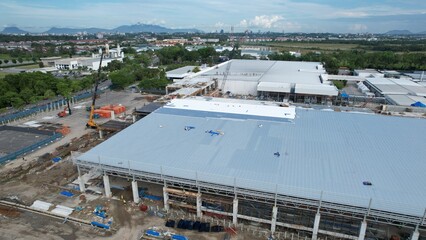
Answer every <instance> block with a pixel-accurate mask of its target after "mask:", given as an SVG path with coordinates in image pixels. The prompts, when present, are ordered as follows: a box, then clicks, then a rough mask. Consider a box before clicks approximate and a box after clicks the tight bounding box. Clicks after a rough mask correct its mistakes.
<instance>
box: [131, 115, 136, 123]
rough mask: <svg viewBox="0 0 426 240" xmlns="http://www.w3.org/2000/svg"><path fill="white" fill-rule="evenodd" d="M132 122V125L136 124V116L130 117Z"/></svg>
mask: <svg viewBox="0 0 426 240" xmlns="http://www.w3.org/2000/svg"><path fill="white" fill-rule="evenodd" d="M132 120H133V123H135V122H136V116H135V115H133V116H132Z"/></svg>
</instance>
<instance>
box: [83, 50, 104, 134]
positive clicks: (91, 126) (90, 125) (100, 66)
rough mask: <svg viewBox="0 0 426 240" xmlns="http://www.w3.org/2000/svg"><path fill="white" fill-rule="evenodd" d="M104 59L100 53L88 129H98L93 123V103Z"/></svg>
mask: <svg viewBox="0 0 426 240" xmlns="http://www.w3.org/2000/svg"><path fill="white" fill-rule="evenodd" d="M103 57H104V53H103V52H102V54H101V60H100V61H99V69H98V75H97V76H96V81H95V90H94V91H93V96H92V105H91V106H90V115H89V121H87V123H86V127H88V128H89V127H90V128H93V129H96V128H98V124H96V122H95V120H94V119H95V117H94V115H95V103H96V98H97V92H98V85H99V82H100V78H101V68H102V59H103Z"/></svg>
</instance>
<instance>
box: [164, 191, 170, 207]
mask: <svg viewBox="0 0 426 240" xmlns="http://www.w3.org/2000/svg"><path fill="white" fill-rule="evenodd" d="M166 189H167V188H166V187H163V199H164V209H165V210H166V212H168V211H169V209H170V206H169V193H168V192H167V191H166Z"/></svg>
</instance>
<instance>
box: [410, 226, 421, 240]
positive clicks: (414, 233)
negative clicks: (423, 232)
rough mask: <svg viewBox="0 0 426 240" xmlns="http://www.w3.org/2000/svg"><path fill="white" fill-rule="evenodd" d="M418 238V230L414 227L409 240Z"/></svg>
mask: <svg viewBox="0 0 426 240" xmlns="http://www.w3.org/2000/svg"><path fill="white" fill-rule="evenodd" d="M419 236H420V233H419V229H418V228H417V227H416V229H415V230H414V232H413V234H412V235H411V238H410V240H418V239H419Z"/></svg>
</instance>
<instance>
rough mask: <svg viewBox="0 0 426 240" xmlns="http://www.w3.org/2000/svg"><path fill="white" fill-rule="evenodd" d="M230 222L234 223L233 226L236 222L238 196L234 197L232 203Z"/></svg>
mask: <svg viewBox="0 0 426 240" xmlns="http://www.w3.org/2000/svg"><path fill="white" fill-rule="evenodd" d="M232 224H234V226H236V225H237V224H238V198H234V202H233V204H232Z"/></svg>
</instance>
